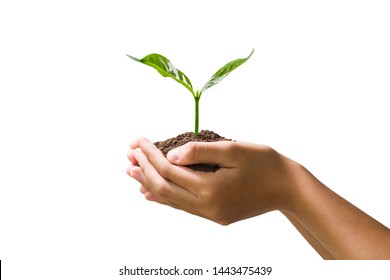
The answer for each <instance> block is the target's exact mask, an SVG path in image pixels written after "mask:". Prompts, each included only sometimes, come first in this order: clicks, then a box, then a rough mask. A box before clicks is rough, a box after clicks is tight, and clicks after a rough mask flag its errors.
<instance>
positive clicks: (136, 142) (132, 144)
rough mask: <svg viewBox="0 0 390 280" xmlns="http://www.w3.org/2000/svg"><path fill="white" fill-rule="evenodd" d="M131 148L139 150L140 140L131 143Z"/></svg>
mask: <svg viewBox="0 0 390 280" xmlns="http://www.w3.org/2000/svg"><path fill="white" fill-rule="evenodd" d="M130 148H131V149H132V150H135V149H137V148H139V145H138V140H137V139H135V140H132V141H130Z"/></svg>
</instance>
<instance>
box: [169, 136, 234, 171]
mask: <svg viewBox="0 0 390 280" xmlns="http://www.w3.org/2000/svg"><path fill="white" fill-rule="evenodd" d="M235 143H236V142H232V141H220V142H189V143H187V144H184V145H183V146H180V147H178V148H175V149H173V150H171V151H169V152H168V154H167V159H168V160H169V161H170V162H171V163H173V164H177V165H189V164H197V163H211V164H218V165H219V166H221V167H222V166H226V165H227V163H229V162H230V161H231V159H232V158H234V155H233V154H234V153H235V150H236V149H235V148H234V147H235Z"/></svg>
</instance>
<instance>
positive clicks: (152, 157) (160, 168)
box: [138, 137, 210, 195]
mask: <svg viewBox="0 0 390 280" xmlns="http://www.w3.org/2000/svg"><path fill="white" fill-rule="evenodd" d="M138 143H139V145H140V147H141V149H142V152H143V153H144V154H145V155H146V157H147V158H148V160H149V162H150V163H151V164H152V165H153V167H154V169H156V170H157V172H158V173H159V174H160V175H161V176H162V177H163V178H165V179H167V180H169V181H170V182H173V183H175V184H176V185H178V186H180V187H182V188H184V189H186V190H188V191H190V192H192V193H193V194H195V195H196V194H197V192H198V189H199V187H200V186H202V185H203V181H204V180H205V177H207V176H210V174H205V175H204V176H203V177H202V176H200V175H199V174H197V173H195V172H194V171H192V170H190V169H188V168H182V167H178V166H175V165H173V164H171V163H170V162H169V161H168V160H167V159H166V158H165V157H164V155H163V154H162V152H161V151H160V150H159V149H158V148H157V147H156V146H155V145H154V144H153V143H152V142H150V141H149V140H148V139H146V138H142V137H141V138H139V139H138Z"/></svg>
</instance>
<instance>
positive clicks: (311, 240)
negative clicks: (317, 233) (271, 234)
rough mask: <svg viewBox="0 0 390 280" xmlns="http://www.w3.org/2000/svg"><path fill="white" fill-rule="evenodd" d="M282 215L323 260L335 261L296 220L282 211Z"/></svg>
mask: <svg viewBox="0 0 390 280" xmlns="http://www.w3.org/2000/svg"><path fill="white" fill-rule="evenodd" d="M282 213H283V214H284V215H285V216H286V218H287V219H288V220H289V221H290V222H291V223H292V224H293V226H294V227H295V228H296V229H297V230H298V231H299V233H300V234H301V235H302V236H303V237H304V238H305V239H306V241H307V242H308V243H309V244H310V245H311V246H312V247H313V248H314V250H316V251H317V253H318V254H319V255H320V256H321V257H322V258H323V259H324V260H334V259H335V257H334V256H333V255H332V254H331V253H330V252H329V251H328V249H326V248H325V247H324V246H323V245H322V244H321V243H320V242H319V241H318V240H317V239H316V238H315V237H314V236H313V234H311V232H309V231H308V230H307V229H306V228H305V227H304V226H303V225H302V224H301V223H300V222H299V221H298V220H297V219H295V218H294V217H293V216H292V215H291V214H289V213H288V212H285V211H282Z"/></svg>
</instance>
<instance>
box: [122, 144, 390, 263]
mask: <svg viewBox="0 0 390 280" xmlns="http://www.w3.org/2000/svg"><path fill="white" fill-rule="evenodd" d="M128 159H129V160H130V162H131V165H130V167H129V168H128V169H127V173H128V174H129V175H130V176H131V177H132V178H134V179H135V180H137V181H138V182H140V183H141V192H142V193H143V194H144V196H145V198H146V199H147V200H150V201H156V202H158V203H160V204H165V205H169V206H171V207H174V208H177V209H181V210H184V211H186V212H188V213H191V214H194V215H198V216H200V217H203V218H206V219H209V220H211V221H214V222H216V223H219V224H221V225H229V224H231V223H234V222H237V221H240V220H243V219H247V218H250V217H254V216H257V215H261V214H264V213H267V212H269V211H273V210H278V211H281V212H282V213H283V214H284V215H285V216H286V217H287V219H288V220H289V221H290V222H291V223H292V224H293V225H294V226H295V227H296V228H297V230H298V231H299V232H300V233H301V234H302V235H303V236H304V237H305V239H306V240H307V241H308V243H309V244H310V245H311V246H313V248H314V249H315V250H316V251H317V252H318V253H319V254H320V255H321V256H322V257H323V258H324V259H390V230H389V228H387V227H386V226H384V225H382V224H381V223H379V222H378V221H376V220H375V219H373V218H372V217H370V216H369V215H367V214H366V213H364V212H363V211H361V210H360V209H358V208H357V207H355V206H354V205H352V204H351V203H349V202H348V201H346V200H345V199H343V198H342V197H340V196H339V195H338V194H336V193H335V192H333V191H332V190H330V189H329V188H328V187H326V186H325V185H324V184H322V183H321V182H320V181H319V180H318V179H316V178H315V177H314V176H313V175H312V174H311V173H310V172H309V171H308V170H306V169H305V168H304V167H303V166H301V165H300V164H298V163H297V162H295V161H293V160H291V159H289V158H287V157H285V156H283V155H281V154H279V153H278V152H276V151H275V150H273V149H272V148H270V147H268V146H264V145H258V144H252V143H245V142H214V143H203V142H192V143H188V144H186V145H184V146H181V147H179V148H177V149H175V150H172V151H170V152H169V153H168V155H167V158H165V157H164V156H163V155H162V153H161V152H160V150H158V149H157V148H156V147H155V146H154V145H153V143H151V142H150V141H149V140H147V139H146V138H143V137H141V138H139V139H137V140H136V141H133V142H132V143H131V145H130V151H129V153H128ZM195 163H215V164H218V165H219V166H220V169H219V170H218V171H216V172H215V173H212V172H211V173H204V172H199V171H193V170H191V169H189V168H186V167H185V165H188V164H195Z"/></svg>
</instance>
